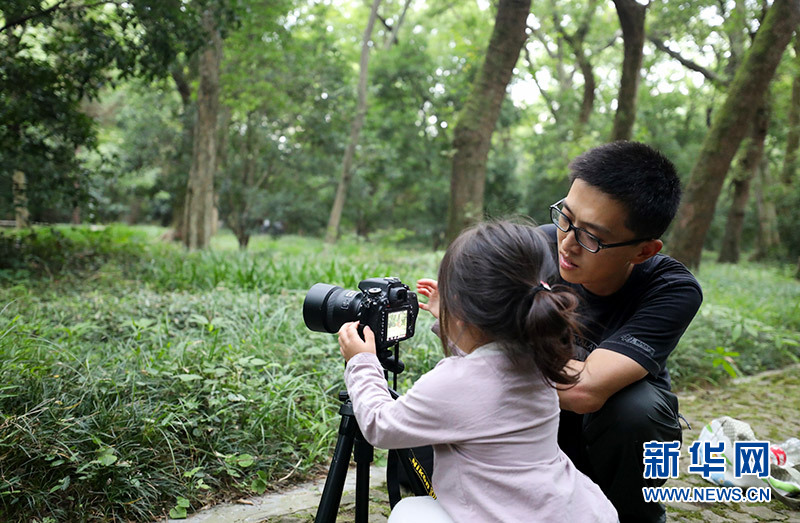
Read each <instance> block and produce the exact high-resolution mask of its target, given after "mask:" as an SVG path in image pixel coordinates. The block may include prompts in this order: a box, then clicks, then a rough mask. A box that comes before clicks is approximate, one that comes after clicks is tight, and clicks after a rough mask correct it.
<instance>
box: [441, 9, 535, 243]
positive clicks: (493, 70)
mask: <svg viewBox="0 0 800 523" xmlns="http://www.w3.org/2000/svg"><path fill="white" fill-rule="evenodd" d="M530 7H531V2H530V0H500V2H499V5H498V7H497V17H496V18H495V24H494V29H493V31H492V37H491V40H490V41H489V48H488V50H487V51H486V59H485V61H484V63H483V67H482V68H481V71H480V73H479V74H478V78H477V79H476V82H475V85H474V86H473V88H472V92H471V93H470V94H469V96H468V98H467V100H466V103H465V104H464V108H463V109H462V111H461V114H460V116H459V119H458V123H457V124H456V128H455V130H454V131H453V148H454V149H455V155H454V156H453V171H452V177H451V179H450V205H449V207H448V211H447V241H448V242H449V241H452V240H453V239H454V238H455V237H456V236H458V234H459V232H461V230H462V229H463V228H464V227H465V226H467V225H469V224H470V223H472V222H474V221H476V220H478V219H480V218H481V216H482V215H483V192H484V186H485V184H486V162H487V159H488V156H489V147H490V146H491V141H492V133H493V132H494V128H495V125H496V124H497V117H498V115H499V114H500V106H501V105H502V103H503V98H505V95H506V87H507V86H508V82H509V81H510V80H511V74H512V72H513V70H514V66H515V65H516V63H517V59H518V58H519V53H520V50H521V49H522V46H523V44H524V43H525V40H526V39H527V34H526V32H525V27H526V23H525V22H526V20H527V18H528V14H529V13H530Z"/></svg>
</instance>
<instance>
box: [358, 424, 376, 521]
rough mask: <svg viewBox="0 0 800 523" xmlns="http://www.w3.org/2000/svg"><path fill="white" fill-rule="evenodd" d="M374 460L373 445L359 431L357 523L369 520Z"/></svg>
mask: <svg viewBox="0 0 800 523" xmlns="http://www.w3.org/2000/svg"><path fill="white" fill-rule="evenodd" d="M373 459H374V451H373V448H372V445H370V444H369V443H367V441H366V440H365V439H364V436H362V435H361V431H359V432H358V434H357V435H356V440H355V461H356V523H367V521H368V520H369V468H370V465H371V464H372V460H373Z"/></svg>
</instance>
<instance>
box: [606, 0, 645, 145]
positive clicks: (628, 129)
mask: <svg viewBox="0 0 800 523" xmlns="http://www.w3.org/2000/svg"><path fill="white" fill-rule="evenodd" d="M614 5H615V6H616V7H617V16H618V17H619V23H620V26H621V27H622V39H623V41H624V48H625V52H624V58H623V60H622V79H621V80H620V86H619V96H617V113H616V114H615V115H614V129H613V130H612V131H611V140H612V141H615V140H630V139H631V136H633V124H634V123H635V122H636V99H637V96H638V92H639V76H640V74H639V72H640V71H641V69H642V56H643V55H644V37H645V33H644V19H645V15H646V14H647V6H646V5H642V4H640V3H638V2H637V1H636V0H614Z"/></svg>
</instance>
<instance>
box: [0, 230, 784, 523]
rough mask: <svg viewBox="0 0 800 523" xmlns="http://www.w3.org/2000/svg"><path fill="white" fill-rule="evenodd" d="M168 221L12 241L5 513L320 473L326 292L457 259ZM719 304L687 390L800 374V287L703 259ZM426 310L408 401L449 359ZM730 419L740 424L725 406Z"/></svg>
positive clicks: (149, 510)
mask: <svg viewBox="0 0 800 523" xmlns="http://www.w3.org/2000/svg"><path fill="white" fill-rule="evenodd" d="M162 232H163V229H160V228H155V227H150V228H142V227H137V228H131V227H124V226H112V227H106V228H100V229H96V230H92V229H91V228H89V227H82V228H69V227H63V228H53V229H51V228H41V229H35V230H34V232H33V233H16V234H9V233H3V234H2V235H0V253H2V256H0V263H2V265H0V283H1V284H2V286H0V361H2V362H3V365H2V366H0V384H2V385H0V457H2V459H0V516H2V519H4V520H38V521H42V520H44V518H47V517H50V518H54V519H55V520H59V521H60V520H103V521H105V520H111V519H118V520H123V519H124V520H137V521H152V520H154V519H156V518H159V517H164V516H165V515H166V514H168V513H169V512H170V511H175V512H172V515H173V516H176V515H180V514H181V511H184V512H185V511H187V510H189V511H191V510H196V509H198V508H200V507H201V506H203V505H204V504H205V503H207V502H209V501H210V500H212V499H216V500H219V499H222V498H230V497H233V496H242V495H249V494H253V493H261V492H264V491H265V490H268V489H275V488H280V487H281V486H286V485H287V484H290V483H291V482H293V481H296V480H298V479H301V478H304V477H307V476H308V475H313V474H317V473H320V472H321V470H322V469H321V466H322V465H323V464H324V463H325V462H326V460H327V459H328V458H329V455H330V452H331V450H332V449H331V445H332V444H333V443H334V441H335V439H336V430H337V427H338V421H339V420H338V415H337V412H338V405H337V403H338V402H337V400H336V394H337V392H338V391H339V390H340V389H342V388H343V382H342V370H343V367H342V362H341V357H340V356H339V354H338V350H337V346H336V342H335V339H334V337H333V336H332V335H328V334H323V333H314V332H311V331H308V330H307V329H306V328H305V326H304V325H303V321H302V318H301V316H302V314H301V307H302V301H303V298H304V297H305V293H306V291H307V290H308V288H310V287H311V285H313V284H314V283H317V282H327V283H332V284H335V285H340V286H343V287H345V288H350V289H352V288H356V285H357V283H358V282H359V281H360V280H361V279H363V278H367V277H375V276H386V275H394V276H398V277H400V278H401V279H402V280H403V281H404V282H406V283H412V284H413V282H414V281H416V279H418V278H421V277H431V276H435V274H436V270H437V264H438V261H439V259H440V257H441V255H442V252H441V251H430V250H428V249H427V248H425V247H424V246H420V245H415V244H413V243H405V244H403V242H399V241H398V238H397V237H393V236H387V237H385V239H383V240H381V239H376V240H375V241H374V242H365V241H363V240H361V239H359V238H358V237H355V236H353V237H348V238H345V239H344V240H343V241H341V242H340V243H339V244H338V245H336V246H324V245H322V244H321V242H319V241H317V240H313V239H308V238H301V237H297V236H284V237H281V238H279V239H273V238H271V237H269V236H257V237H255V238H254V240H253V242H252V245H251V248H250V249H249V252H240V251H238V250H237V247H236V240H235V238H234V237H233V236H232V235H230V234H229V233H225V234H221V235H218V236H216V237H215V238H214V240H213V245H212V249H210V250H208V251H203V252H196V253H187V252H185V251H184V250H183V249H182V248H179V247H177V246H175V245H172V244H166V243H162V242H161V241H159V240H158V239H157V238H158V237H159V236H160V235H161V233H162ZM700 281H701V284H702V285H703V289H704V293H705V301H704V304H703V306H702V308H701V310H700V313H699V315H698V317H697V318H696V319H695V321H694V322H693V324H692V325H691V327H690V328H689V330H688V332H687V333H686V335H685V336H684V338H683V340H682V341H681V344H680V345H679V347H678V348H677V349H676V351H675V353H674V354H673V356H672V357H671V365H670V369H671V373H672V377H673V381H674V384H675V386H676V387H677V388H679V389H686V388H695V387H706V386H708V385H713V384H716V383H719V382H720V381H721V380H726V379H729V378H730V375H729V372H731V371H732V372H734V373H736V374H737V375H742V374H751V373H754V372H757V371H760V370H764V369H770V368H779V367H782V366H785V365H787V364H792V363H797V362H798V357H799V356H800V337H799V336H798V332H800V306H799V305H798V303H800V282H798V281H797V280H795V279H793V278H792V275H791V274H790V271H789V270H788V269H787V268H781V267H777V266H770V265H756V264H744V265H741V266H739V267H735V268H734V267H731V266H725V265H717V264H716V263H714V261H713V260H712V259H708V260H705V261H704V264H703V271H702V273H701V274H700ZM431 323H432V318H431V317H430V316H429V315H427V314H425V313H423V314H422V315H420V318H419V320H418V324H417V335H416V336H415V337H414V338H413V339H412V340H411V341H409V342H406V343H405V344H403V347H402V359H403V360H404V362H405V363H406V368H407V369H408V371H407V372H405V373H403V374H401V375H400V378H401V380H400V381H401V383H400V385H399V389H400V390H405V389H407V388H408V386H410V384H411V383H413V381H414V380H415V379H416V378H417V377H418V376H419V375H421V374H422V373H424V372H425V371H427V370H428V369H430V368H431V367H432V366H433V365H434V364H435V363H436V361H437V360H438V359H439V358H440V357H441V348H440V345H439V342H438V339H437V338H436V337H435V336H434V335H433V334H432V333H431V332H430V329H429V327H430V325H431ZM719 414H720V415H723V414H725V413H722V412H721V413H719Z"/></svg>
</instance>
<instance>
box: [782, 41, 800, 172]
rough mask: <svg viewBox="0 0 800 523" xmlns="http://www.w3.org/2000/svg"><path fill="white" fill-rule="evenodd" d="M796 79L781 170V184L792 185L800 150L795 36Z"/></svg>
mask: <svg viewBox="0 0 800 523" xmlns="http://www.w3.org/2000/svg"><path fill="white" fill-rule="evenodd" d="M792 65H794V78H793V79H792V105H791V106H790V107H789V130H788V133H787V135H786V156H785V157H784V160H783V169H782V170H781V183H783V184H784V185H791V184H792V182H793V181H794V180H795V177H796V175H797V151H798V148H800V35H798V34H795V36H794V60H793V64H792Z"/></svg>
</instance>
